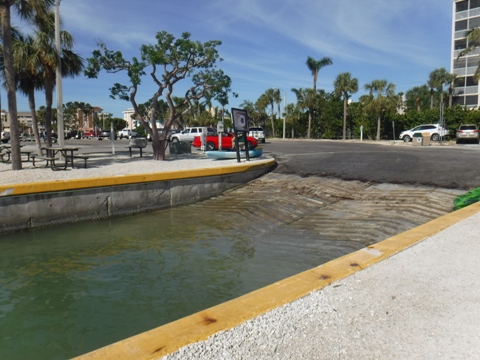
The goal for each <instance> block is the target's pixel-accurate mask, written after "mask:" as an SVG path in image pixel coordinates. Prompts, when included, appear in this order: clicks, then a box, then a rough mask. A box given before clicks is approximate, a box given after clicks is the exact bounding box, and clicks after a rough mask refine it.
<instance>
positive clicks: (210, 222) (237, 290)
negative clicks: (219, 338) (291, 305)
mask: <svg viewBox="0 0 480 360" xmlns="http://www.w3.org/2000/svg"><path fill="white" fill-rule="evenodd" d="M201 209H202V207H201V206H199V207H198V206H197V207H195V206H188V207H184V208H176V209H168V210H163V211H159V212H155V213H150V214H142V215H138V216H131V217H125V218H119V219H113V220H108V221H99V222H82V223H77V224H66V225H62V226H56V227H52V228H44V229H37V230H33V231H25V232H20V233H15V234H9V235H2V237H1V239H0V359H11V360H13V359H65V358H70V357H73V356H77V355H81V354H83V353H86V352H88V351H92V350H95V349H97V348H99V347H102V346H105V345H108V344H110V343H113V342H116V341H119V340H122V339H125V338H127V337H129V336H132V335H136V334H138V333H140V332H144V331H146V330H149V329H152V328H155V327H157V326H160V325H163V324H166V323H168V322H171V321H173V320H176V319H179V318H181V317H184V316H186V315H189V314H192V313H195V312H197V311H200V310H203V309H206V308H208V307H211V306H213V305H216V304H219V303H222V302H225V301H227V300H230V299H233V298H236V297H238V296H240V295H243V294H246V293H248V292H250V291H252V290H255V289H258V288H260V287H263V286H265V285H268V284H271V283H273V282H275V281H278V280H280V279H283V278H286V277H288V276H291V275H294V274H297V273H299V272H301V271H303V270H306V269H309V268H312V267H314V266H316V265H319V264H320V263H322V262H324V261H325V260H328V259H320V258H321V254H319V252H318V251H314V250H312V249H310V250H309V251H304V250H302V249H301V248H298V250H295V249H296V247H295V246H293V247H291V248H289V249H288V251H285V249H282V248H281V247H278V249H277V248H276V247H274V246H270V245H268V243H265V242H263V241H262V239H263V238H264V237H265V236H264V235H265V234H259V233H258V230H255V231H253V230H252V231H250V230H249V229H248V227H245V226H240V225H235V224H236V221H235V216H234V215H232V214H228V213H226V214H225V213H221V212H219V213H212V212H210V211H201ZM334 256H337V255H334Z"/></svg>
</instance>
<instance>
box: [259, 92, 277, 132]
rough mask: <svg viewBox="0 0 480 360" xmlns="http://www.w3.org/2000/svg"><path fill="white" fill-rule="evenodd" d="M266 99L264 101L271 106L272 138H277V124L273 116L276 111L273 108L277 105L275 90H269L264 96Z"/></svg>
mask: <svg viewBox="0 0 480 360" xmlns="http://www.w3.org/2000/svg"><path fill="white" fill-rule="evenodd" d="M262 96H263V97H264V101H265V102H266V103H267V104H268V105H270V106H271V114H270V121H271V123H272V136H273V137H275V124H274V122H273V115H274V113H275V111H274V110H273V106H274V104H275V98H276V97H275V89H268V90H267V91H265V92H264V93H263V95H262Z"/></svg>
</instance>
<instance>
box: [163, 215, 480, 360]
mask: <svg viewBox="0 0 480 360" xmlns="http://www.w3.org/2000/svg"><path fill="white" fill-rule="evenodd" d="M478 224H480V214H476V215H474V216H472V217H470V218H468V219H466V220H463V221H461V222H459V223H457V224H456V225H453V226H452V227H450V228H448V229H447V230H445V231H442V232H440V233H438V234H437V235H434V236H432V237H430V238H428V239H427V240H425V241H423V242H421V243H419V244H417V245H415V246H412V247H411V248H408V249H406V250H404V251H403V252H401V253H399V254H397V255H395V256H392V257H390V258H388V259H386V260H384V261H381V262H379V263H377V264H375V265H373V266H371V267H369V268H367V269H365V270H362V271H360V272H357V273H355V274H354V275H352V276H350V277H348V278H345V279H343V280H341V281H338V282H336V283H333V284H331V285H330V286H328V287H327V288H325V289H323V290H321V291H317V292H314V293H312V294H310V295H309V296H306V297H304V298H302V299H300V300H298V301H295V302H293V303H290V304H287V305H285V306H282V307H280V308H277V309H275V310H273V311H271V312H269V313H267V314H265V315H262V316H259V317H257V318H254V319H252V320H249V321H247V322H245V323H244V324H242V325H240V326H238V327H236V328H234V329H232V330H230V331H226V332H222V333H218V334H215V335H214V336H212V337H210V338H209V339H208V340H207V341H203V342H199V343H196V344H192V345H189V346H186V347H183V348H181V349H180V350H179V351H177V352H176V353H173V354H171V355H168V356H165V357H163V358H162V359H164V360H166V359H168V360H174V359H182V360H186V359H196V360H203V359H205V360H207V359H208V360H211V359H239V360H240V359H242V360H249V359H256V360H257V359H265V360H266V359H478V358H479V357H480V355H479V354H480V332H479V331H478V329H479V324H480V307H479V303H480V276H478V257H479V255H480V242H479V241H478V238H479V237H478V233H479V225H478Z"/></svg>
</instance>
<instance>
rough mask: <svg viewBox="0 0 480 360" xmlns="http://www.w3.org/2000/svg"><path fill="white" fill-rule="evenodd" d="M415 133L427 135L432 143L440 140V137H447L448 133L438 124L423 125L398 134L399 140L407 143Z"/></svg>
mask: <svg viewBox="0 0 480 360" xmlns="http://www.w3.org/2000/svg"><path fill="white" fill-rule="evenodd" d="M415 133H421V134H424V133H428V135H429V136H430V139H431V140H432V141H438V140H440V136H448V134H449V132H448V130H447V129H445V128H444V127H443V126H441V125H439V124H424V125H419V126H416V127H414V128H413V129H410V130H405V131H402V132H401V133H400V140H403V141H405V142H409V141H411V140H412V138H413V134H415Z"/></svg>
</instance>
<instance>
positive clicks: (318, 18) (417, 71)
mask: <svg viewBox="0 0 480 360" xmlns="http://www.w3.org/2000/svg"><path fill="white" fill-rule="evenodd" d="M60 14H61V18H62V22H63V23H62V30H66V31H68V32H69V33H70V34H71V35H72V36H73V37H74V39H75V46H74V51H75V52H76V53H77V54H79V55H80V56H81V57H82V58H84V59H85V60H86V59H87V58H89V57H91V55H92V51H93V50H95V49H97V48H98V47H97V43H98V41H102V42H104V43H105V44H106V45H107V47H108V48H109V49H111V50H115V51H121V52H122V54H123V55H124V57H125V58H126V59H132V57H134V56H137V57H138V56H139V49H140V47H141V45H143V44H153V43H154V42H155V34H156V33H157V32H160V31H167V32H169V33H171V34H172V35H174V36H175V37H176V38H178V37H180V36H181V34H182V33H183V32H189V33H190V34H191V39H192V40H195V41H197V40H198V41H200V42H205V41H209V40H220V41H221V42H222V45H220V46H219V47H218V50H219V54H220V57H221V58H223V61H222V62H220V63H218V67H219V68H221V69H222V70H223V71H224V72H225V73H226V74H227V75H228V76H230V78H231V79H232V91H234V92H235V93H237V94H238V97H237V98H233V97H230V103H229V104H228V106H227V108H232V107H233V108H240V107H241V106H240V105H241V104H242V103H243V102H244V101H245V100H248V101H252V102H255V101H256V100H257V99H258V98H259V97H260V95H261V94H262V93H264V92H265V91H266V90H267V89H269V88H277V89H281V94H282V98H283V99H284V100H286V103H287V104H288V103H294V102H295V99H296V98H295V95H294V93H293V92H292V91H291V89H292V88H308V87H313V76H312V75H311V72H310V71H309V70H308V68H307V66H306V64H305V63H306V61H307V58H308V57H309V56H311V57H313V58H314V59H317V60H318V59H321V58H323V57H330V58H331V59H332V62H333V65H331V66H326V67H324V68H322V69H321V70H320V72H319V77H318V81H317V89H324V90H325V91H327V92H331V91H333V89H334V86H333V83H334V81H335V78H336V77H337V75H338V74H340V73H343V72H350V73H351V74H352V77H354V78H357V79H358V82H359V91H358V92H357V93H356V94H355V95H354V96H353V99H354V100H356V99H358V97H359V96H361V95H364V94H366V91H365V90H364V85H365V84H366V83H370V82H372V81H373V80H376V79H386V80H387V81H388V82H390V83H393V84H395V85H396V91H397V92H406V91H408V90H409V89H411V88H413V87H415V86H421V85H424V84H426V82H427V80H428V76H429V74H430V72H431V71H432V70H434V69H436V68H440V67H445V68H446V69H447V70H448V71H450V54H451V31H452V25H451V21H452V0H421V1H419V0H402V1H387V0H335V1H331V0H329V1H327V0H81V1H79V0H61V3H60ZM13 21H14V25H15V26H19V27H20V28H21V29H22V25H21V24H18V23H15V20H13ZM23 26H24V28H23V30H24V31H28V29H27V28H26V27H25V25H23ZM184 81H185V82H186V81H188V80H184ZM116 82H119V83H123V84H126V85H128V82H127V77H126V76H125V74H107V73H105V72H102V73H100V75H99V77H98V78H97V79H87V78H86V77H85V76H84V75H83V74H82V75H80V76H78V77H76V78H74V79H63V82H62V84H63V102H64V103H67V102H69V101H79V102H86V103H89V104H90V105H92V106H98V107H100V108H102V109H103V111H104V112H106V113H112V114H113V116H114V117H120V118H123V113H122V111H124V110H126V109H127V108H131V107H132V106H131V104H130V103H129V102H127V101H123V100H118V99H117V100H114V99H111V98H110V96H109V95H110V91H109V88H111V87H112V85H113V84H114V83H116ZM186 85H187V83H184V84H183V85H182V86H186ZM182 86H179V88H178V92H175V95H178V96H182V92H183V90H184V88H183V87H182ZM155 90H156V88H155V87H154V86H153V83H152V81H151V80H150V78H149V77H148V76H147V77H145V78H144V80H143V82H142V85H141V88H140V91H139V97H138V102H139V103H143V102H145V101H147V100H148V99H149V98H150V97H151V96H152V94H153V93H154V91H155ZM2 97H3V98H4V99H5V100H4V104H6V96H5V93H4V92H3V94H2ZM55 99H56V98H55V97H54V100H55ZM17 102H18V111H28V102H27V99H26V98H25V97H24V96H23V95H20V94H18V95H17ZM36 102H37V108H38V107H39V106H41V105H44V104H45V101H44V95H43V94H41V93H38V94H37V96H36ZM214 105H218V104H214ZM4 107H5V105H4ZM54 107H56V101H54Z"/></svg>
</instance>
